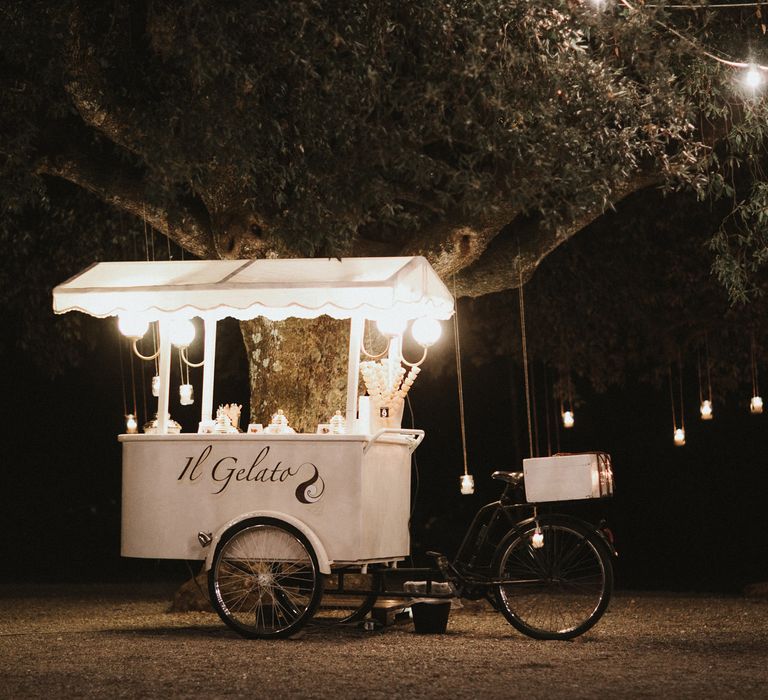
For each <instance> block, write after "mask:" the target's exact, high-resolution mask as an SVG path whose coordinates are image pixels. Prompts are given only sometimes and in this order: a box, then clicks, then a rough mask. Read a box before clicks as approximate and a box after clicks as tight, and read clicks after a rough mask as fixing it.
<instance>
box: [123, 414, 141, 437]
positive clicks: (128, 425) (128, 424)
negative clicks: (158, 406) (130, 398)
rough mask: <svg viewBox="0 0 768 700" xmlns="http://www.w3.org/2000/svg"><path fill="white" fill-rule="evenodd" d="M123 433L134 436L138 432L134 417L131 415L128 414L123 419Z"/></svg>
mask: <svg viewBox="0 0 768 700" xmlns="http://www.w3.org/2000/svg"><path fill="white" fill-rule="evenodd" d="M125 432H126V433H128V434H129V435H134V434H135V433H138V432H139V424H138V423H137V422H136V416H134V415H133V413H129V414H128V415H127V416H126V417H125Z"/></svg>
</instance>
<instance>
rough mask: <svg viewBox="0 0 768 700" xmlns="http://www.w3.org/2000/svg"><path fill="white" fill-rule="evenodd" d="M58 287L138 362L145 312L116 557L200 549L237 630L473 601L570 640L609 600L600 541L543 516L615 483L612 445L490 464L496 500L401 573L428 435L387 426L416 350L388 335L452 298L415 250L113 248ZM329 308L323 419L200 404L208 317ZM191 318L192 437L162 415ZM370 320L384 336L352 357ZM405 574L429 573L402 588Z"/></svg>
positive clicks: (275, 632) (208, 398)
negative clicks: (139, 423) (118, 257)
mask: <svg viewBox="0 0 768 700" xmlns="http://www.w3.org/2000/svg"><path fill="white" fill-rule="evenodd" d="M53 297H54V310H55V311H56V312H57V313H65V312H68V311H72V310H77V311H81V312H85V313H88V314H91V315H94V316H97V317H101V318H104V317H110V316H117V317H118V320H119V325H120V328H121V330H123V332H124V333H125V334H126V335H128V337H129V338H131V339H132V340H133V349H134V351H135V352H136V353H137V354H138V355H139V356H142V357H145V356H143V355H142V354H141V352H140V351H139V350H138V346H137V343H138V341H139V339H140V338H142V337H143V336H144V335H145V333H146V332H147V329H148V326H149V324H150V323H154V324H156V325H155V329H154V332H155V333H156V337H157V339H158V342H157V350H156V352H155V353H154V355H152V356H151V357H152V358H153V359H157V363H158V364H157V366H158V373H157V387H156V389H157V397H158V411H157V418H156V420H155V421H154V422H150V423H149V424H148V427H147V431H148V432H145V433H143V434H141V433H138V432H134V431H132V430H127V431H126V433H125V434H122V435H120V436H119V438H118V439H119V440H120V442H121V444H122V452H123V459H122V473H123V477H122V524H121V554H122V555H123V556H126V557H143V558H152V559H184V560H195V559H197V560H204V561H205V567H206V569H207V571H208V581H209V593H210V598H211V602H212V604H213V607H214V609H215V610H216V611H217V613H218V614H219V616H220V617H221V618H222V620H223V621H224V622H225V623H226V624H227V625H229V626H230V627H231V628H232V629H234V630H235V631H236V632H238V633H239V634H241V635H243V636H244V637H251V638H275V637H287V636H291V635H293V634H295V633H296V632H298V631H299V630H300V629H301V628H302V627H304V625H306V624H307V622H308V621H309V620H310V619H312V618H313V616H315V615H317V617H318V618H323V617H331V618H333V619H336V620H342V621H350V622H351V621H357V620H361V619H363V618H365V616H366V615H368V613H369V612H370V611H371V610H372V609H373V606H374V605H375V603H376V600H377V598H384V599H393V598H394V599H402V600H403V604H404V605H408V604H409V603H410V602H412V601H414V600H415V601H418V600H420V599H432V600H435V599H438V600H440V599H443V598H445V599H448V598H451V597H454V596H458V597H465V598H470V599H480V598H486V599H488V600H489V601H490V602H491V604H492V605H493V606H494V607H495V608H496V609H497V610H499V611H501V612H502V614H503V615H504V616H505V617H506V618H507V620H508V621H509V622H510V623H511V624H512V625H513V626H515V627H516V628H517V629H518V630H520V631H521V632H523V633H525V634H527V635H529V636H531V637H534V638H538V639H568V638H571V637H574V636H577V635H579V634H582V633H584V632H585V631H586V630H588V629H590V628H591V627H592V626H593V625H594V624H595V623H596V622H597V621H598V620H599V618H600V617H601V615H602V614H603V612H604V611H605V609H606V607H607V605H608V601H609V599H610V595H611V589H612V584H613V573H612V562H611V559H612V557H613V555H614V551H613V547H612V544H611V542H610V540H609V538H608V537H607V536H606V535H605V533H604V532H603V531H602V530H601V528H599V527H595V526H592V525H589V524H587V523H586V522H584V521H582V520H579V519H577V518H574V517H571V516H567V515H564V514H557V513H554V512H551V511H552V510H553V507H552V504H553V502H559V501H562V500H569V499H575V498H602V497H606V496H610V495H611V492H612V488H613V477H612V470H611V464H610V458H609V457H608V456H607V455H604V454H602V453H586V454H584V455H564V456H555V457H550V458H545V459H544V461H543V462H542V460H536V459H531V460H525V461H524V472H513V471H497V472H495V473H494V474H493V477H494V478H495V479H498V480H500V481H501V482H502V483H503V484H504V490H503V493H502V495H501V498H500V499H499V500H498V501H496V502H494V503H491V504H488V505H486V506H484V507H483V508H481V509H480V510H479V511H478V513H477V515H476V517H475V519H474V520H473V522H472V524H471V525H470V527H469V529H468V531H467V534H466V536H465V538H464V541H463V544H462V545H461V548H460V549H459V552H458V554H457V555H456V557H455V558H454V559H453V560H452V561H449V560H448V558H447V557H445V556H444V555H442V554H439V553H431V556H432V557H433V559H434V566H432V567H428V568H418V569H417V568H401V567H400V563H401V562H403V561H404V560H405V559H406V558H407V557H408V556H409V554H410V534H409V514H410V510H411V508H410V506H411V504H410V500H411V494H410V486H411V453H412V452H413V451H414V450H415V449H416V448H417V447H418V446H419V444H420V443H421V441H422V439H423V438H424V432H423V431H421V430H417V429H404V428H402V427H401V425H400V424H401V415H402V406H403V402H404V399H405V397H406V395H407V392H408V390H409V388H410V385H411V384H412V383H413V380H414V379H415V377H416V375H417V374H418V371H419V365H420V363H421V361H419V362H418V363H408V362H406V361H405V360H404V358H403V356H402V345H401V343H402V332H403V330H404V328H405V326H406V324H407V323H409V322H410V323H412V325H413V327H414V328H413V330H414V332H415V331H416V330H417V329H419V327H420V334H419V335H420V338H421V341H420V342H421V343H422V345H423V346H424V353H425V356H426V352H427V348H428V347H429V346H430V345H431V344H432V343H433V342H434V337H435V323H436V322H439V321H441V320H446V319H449V318H450V317H451V315H452V314H453V312H454V299H453V296H452V295H451V293H450V292H449V291H448V289H447V288H446V287H445V285H444V284H443V282H442V281H441V280H440V278H439V277H438V276H437V274H436V273H435V271H434V270H433V269H432V267H431V266H430V265H429V263H428V262H427V261H426V260H425V259H424V258H421V257H401V258H349V259H341V260H326V259H305V260H300V259H291V260H224V261H210V260H191V261H190V260H188V261H173V262H172V261H162V262H143V261H142V262H115V263H109V262H107V263H98V264H95V265H93V266H91V267H90V268H88V269H86V270H84V271H83V272H81V273H80V274H79V275H77V276H75V277H74V278H72V279H70V280H69V281H67V282H65V283H63V284H62V285H59V286H58V287H56V288H55V289H54V294H53ZM323 314H327V315H330V316H332V317H334V318H339V319H349V320H350V334H349V362H348V374H347V395H346V406H345V407H344V409H345V410H344V411H343V412H342V411H341V410H340V411H338V412H337V415H336V416H334V417H333V419H332V420H331V423H321V424H319V425H318V432H317V433H295V432H293V431H292V430H291V429H290V428H289V427H288V425H287V420H286V419H285V417H284V416H283V415H282V414H281V412H280V411H278V412H277V413H276V414H275V416H274V417H273V420H272V423H270V424H269V425H268V427H267V428H266V429H264V428H263V427H262V426H261V425H258V424H255V423H254V424H252V425H251V426H249V430H248V431H246V432H238V431H237V430H236V429H234V428H233V426H232V425H231V421H229V419H228V418H227V416H226V415H225V414H223V413H222V412H221V411H218V412H217V414H216V417H215V418H214V413H213V379H214V369H215V368H214V359H215V345H216V323H217V321H218V320H220V319H222V318H224V317H227V316H232V317H234V318H237V319H240V320H243V319H248V318H254V317H256V316H259V315H262V316H265V317H267V318H269V319H271V320H282V319H286V318H289V317H298V318H314V317H317V316H320V315H323ZM194 317H199V318H201V319H202V321H203V326H204V330H205V342H204V356H203V362H202V366H203V382H202V383H203V386H202V401H201V406H202V409H201V420H200V422H199V425H198V430H197V431H196V432H192V433H183V432H180V431H179V429H178V426H177V425H176V424H175V423H174V422H173V421H172V420H171V418H170V415H169V395H170V392H169V387H170V381H171V371H170V370H171V362H172V347H173V346H174V345H176V346H178V347H179V348H180V352H179V357H180V360H179V361H180V362H187V363H188V362H189V361H188V359H187V356H186V354H185V348H186V347H187V345H188V344H189V342H191V341H190V337H189V332H187V331H188V328H187V330H185V329H184V328H183V327H182V326H183V324H184V323H188V322H189V320H190V319H192V318H194ZM372 321H376V322H378V323H379V324H380V328H381V330H382V333H383V335H384V336H385V337H386V338H387V348H386V350H385V351H384V352H383V353H380V354H379V355H376V356H370V355H369V358H370V359H369V360H368V361H367V362H364V363H362V367H361V356H365V355H367V354H368V353H367V350H366V349H365V347H364V343H363V342H362V341H363V336H364V329H365V324H366V323H367V322H372ZM384 356H386V357H384ZM422 360H423V358H422ZM361 369H362V370H363V371H362V378H363V379H364V383H365V389H366V391H361V389H362V387H361V382H360V378H361ZM182 376H183V375H182ZM181 396H182V397H183V396H184V393H183V390H182V393H181ZM574 458H575V460H576V461H575V462H574ZM526 481H527V482H528V485H526ZM406 579H418V580H421V581H422V582H423V586H422V587H421V589H420V590H418V591H415V590H412V589H409V590H405V588H406V587H404V586H403V582H404V581H405V580H406ZM352 581H354V583H353V584H352V583H350V582H352ZM437 584H441V585H437Z"/></svg>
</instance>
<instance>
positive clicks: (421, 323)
mask: <svg viewBox="0 0 768 700" xmlns="http://www.w3.org/2000/svg"><path fill="white" fill-rule="evenodd" d="M442 332H443V328H442V326H441V325H440V321H437V320H436V319H434V318H417V319H416V320H415V321H414V322H413V326H412V328H411V333H412V334H413V339H414V340H415V341H416V342H417V343H418V344H419V345H423V346H424V347H425V348H428V347H430V346H431V345H434V344H435V343H436V342H437V341H438V340H439V338H440V336H441V334H442Z"/></svg>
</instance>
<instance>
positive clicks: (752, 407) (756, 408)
mask: <svg viewBox="0 0 768 700" xmlns="http://www.w3.org/2000/svg"><path fill="white" fill-rule="evenodd" d="M749 412H750V413H762V412H763V397H762V396H757V394H755V396H753V397H752V398H751V399H750V400H749Z"/></svg>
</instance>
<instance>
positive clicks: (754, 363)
mask: <svg viewBox="0 0 768 700" xmlns="http://www.w3.org/2000/svg"><path fill="white" fill-rule="evenodd" d="M749 353H750V358H751V366H752V396H758V395H759V394H760V389H759V387H758V384H757V361H756V360H755V331H754V330H753V331H752V336H751V341H750V344H749Z"/></svg>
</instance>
